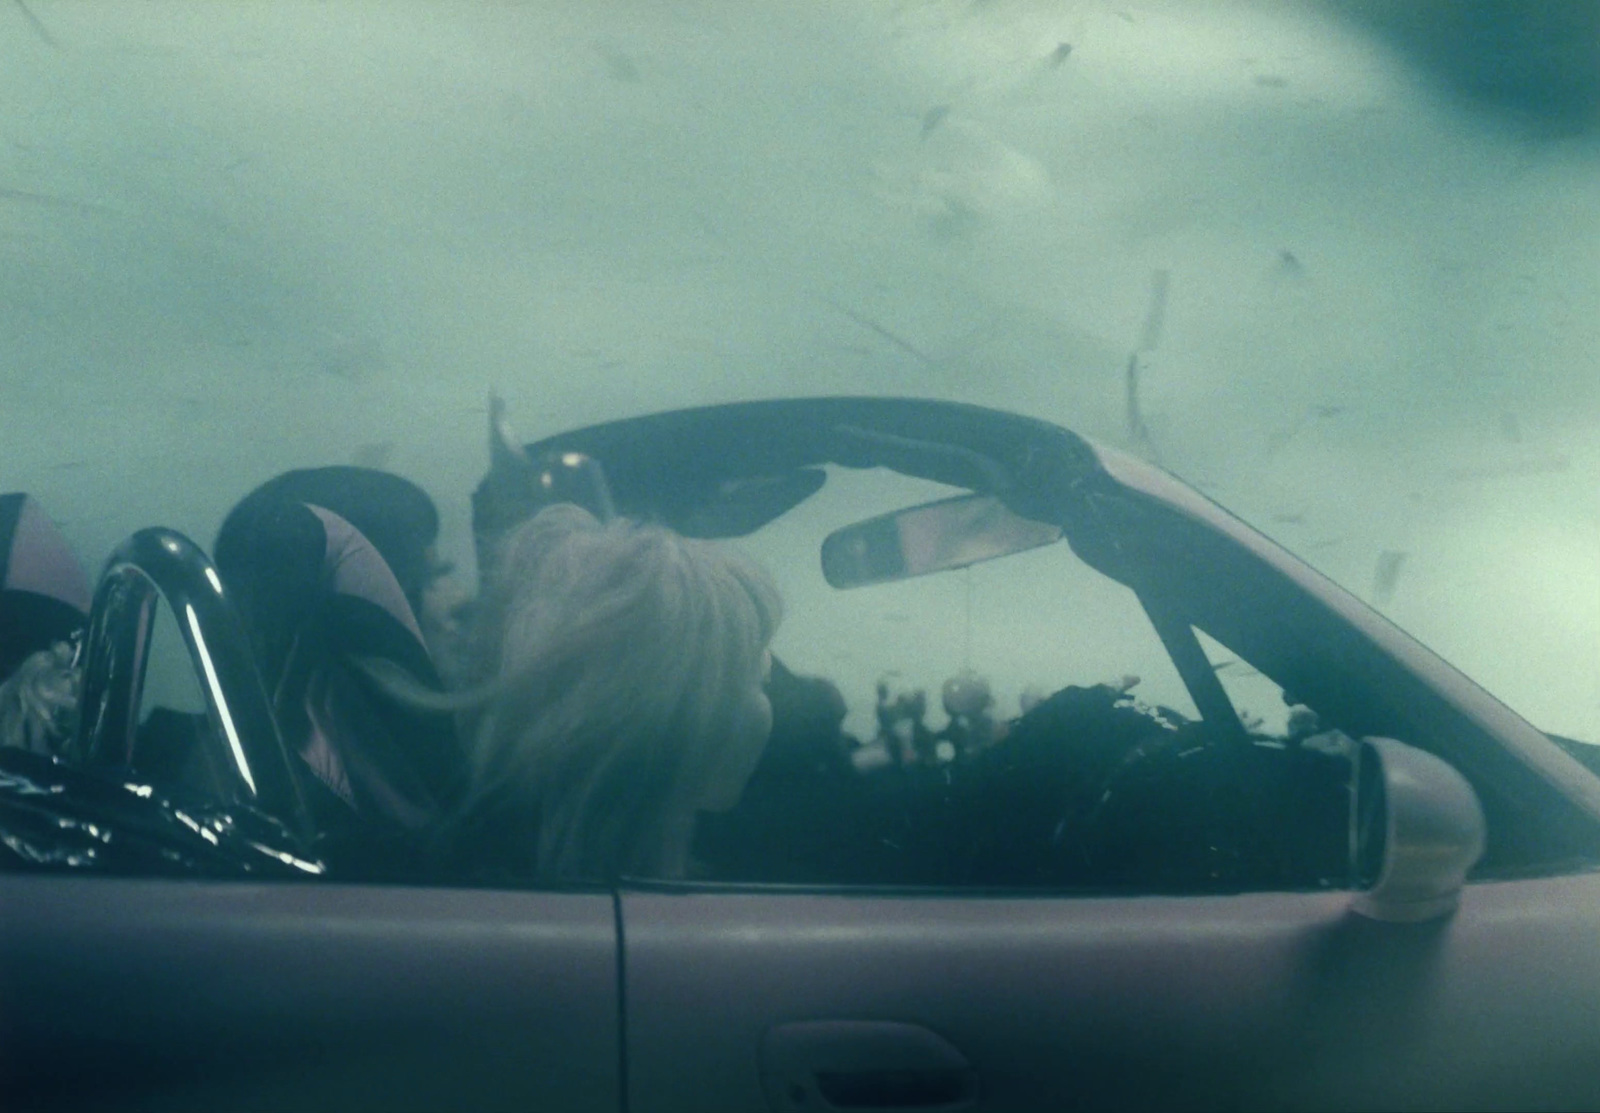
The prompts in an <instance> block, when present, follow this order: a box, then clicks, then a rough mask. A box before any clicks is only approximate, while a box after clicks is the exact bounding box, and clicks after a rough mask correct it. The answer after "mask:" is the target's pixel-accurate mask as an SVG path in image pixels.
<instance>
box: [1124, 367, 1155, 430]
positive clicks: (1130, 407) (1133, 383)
mask: <svg viewBox="0 0 1600 1113" xmlns="http://www.w3.org/2000/svg"><path fill="white" fill-rule="evenodd" d="M1126 379H1127V382H1126V386H1127V392H1128V394H1127V401H1126V406H1127V418H1128V437H1129V438H1130V439H1131V440H1133V441H1134V442H1136V443H1138V444H1146V445H1147V444H1149V443H1150V430H1149V429H1147V428H1146V427H1145V424H1144V415H1143V414H1142V413H1140V412H1139V353H1138V352H1133V353H1131V354H1130V355H1129V356H1128V370H1127V375H1126Z"/></svg>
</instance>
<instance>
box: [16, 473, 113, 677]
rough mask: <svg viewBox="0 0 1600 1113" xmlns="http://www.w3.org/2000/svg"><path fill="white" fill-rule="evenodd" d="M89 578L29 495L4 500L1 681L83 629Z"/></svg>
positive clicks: (87, 605) (87, 601) (86, 618)
mask: <svg viewBox="0 0 1600 1113" xmlns="http://www.w3.org/2000/svg"><path fill="white" fill-rule="evenodd" d="M90 598H91V592H90V587H89V577H88V576H87V575H85V574H84V571H83V566H82V565H81V564H79V563H78V560H77V558H76V557H75V556H73V554H72V550H71V549H70V548H68V547H67V543H66V540H65V538H63V537H62V536H61V531H60V530H58V529H57V528H56V526H55V523H53V522H51V521H50V519H49V518H48V517H46V516H45V513H44V511H43V510H42V509H40V507H39V504H38V502H36V501H35V500H34V499H33V498H31V497H29V496H28V495H25V494H21V493H15V494H8V495H0V680H4V679H5V678H6V677H8V676H10V675H11V674H12V673H13V672H15V671H16V668H17V666H18V665H20V664H21V663H22V661H23V660H24V659H25V658H26V657H27V656H28V655H29V654H31V653H35V652H37V651H39V650H41V649H49V648H50V647H51V646H52V645H55V644H56V643H57V642H62V641H66V640H67V639H69V638H71V637H72V636H73V634H75V633H76V632H78V631H79V630H81V629H82V628H83V626H84V624H85V623H86V622H87V621H88V617H89V602H90Z"/></svg>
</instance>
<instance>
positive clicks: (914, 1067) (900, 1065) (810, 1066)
mask: <svg viewBox="0 0 1600 1113" xmlns="http://www.w3.org/2000/svg"><path fill="white" fill-rule="evenodd" d="M761 1080H762V1084H763V1086H764V1088H765V1090H766V1093H767V1104H768V1105H769V1106H770V1107H771V1108H772V1109H773V1111H774V1113H833V1111H835V1110H837V1111H841V1113H842V1111H847V1110H863V1111H865V1110H871V1111H872V1113H893V1111H895V1110H907V1111H909V1110H915V1111H916V1113H958V1111H960V1110H965V1109H971V1108H973V1106H974V1105H975V1104H976V1103H977V1100H978V1075H977V1072H976V1071H974V1070H973V1069H972V1064H971V1063H969V1062H967V1059H966V1057H965V1056H963V1055H962V1054H961V1052H959V1051H957V1050H956V1049H955V1047H953V1046H952V1045H951V1044H950V1042H949V1041H948V1040H946V1039H945V1038H944V1037H943V1036H940V1035H939V1034H938V1033H936V1032H932V1031H930V1030H928V1029H927V1028H923V1027H921V1026H919V1025H916V1024H901V1023H898V1022H895V1021H886V1020H812V1021H802V1022H799V1023H795V1024H780V1025H778V1026H777V1027H775V1028H771V1029H769V1030H768V1031H767V1034H766V1036H765V1037H763V1039H762V1041H761Z"/></svg>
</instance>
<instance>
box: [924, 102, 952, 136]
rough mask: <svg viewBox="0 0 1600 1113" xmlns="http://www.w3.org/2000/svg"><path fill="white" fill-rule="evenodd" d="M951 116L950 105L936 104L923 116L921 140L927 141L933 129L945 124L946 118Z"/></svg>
mask: <svg viewBox="0 0 1600 1113" xmlns="http://www.w3.org/2000/svg"><path fill="white" fill-rule="evenodd" d="M948 115H950V106H949V105H948V104H936V105H934V106H933V107H932V108H930V109H928V110H927V111H926V112H924V113H923V114H922V134H921V136H919V138H922V139H926V138H928V136H929V135H930V134H932V132H933V129H934V128H936V127H938V126H939V125H940V124H942V123H944V118H945V117H946V116H948Z"/></svg>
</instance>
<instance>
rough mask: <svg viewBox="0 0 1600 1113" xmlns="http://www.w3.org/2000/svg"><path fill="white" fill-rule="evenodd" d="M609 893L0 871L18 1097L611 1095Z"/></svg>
mask: <svg viewBox="0 0 1600 1113" xmlns="http://www.w3.org/2000/svg"><path fill="white" fill-rule="evenodd" d="M615 924H616V921H615V911H614V906H613V901H612V898H611V896H610V895H609V894H607V893H604V892H597V891H592V892H564V893H561V892H557V893H533V892H496V891H489V890H468V889H458V890H449V889H427V888H412V889H407V888H387V887H381V886H356V885H329V884H315V883H312V884H303V885H302V884H277V885H261V884H243V883H236V882H171V881H154V880H123V879H108V878H62V877H47V876H17V875H13V876H8V877H3V878H0V1072H3V1074H0V1079H3V1092H4V1093H6V1094H8V1095H9V1098H8V1101H7V1103H6V1104H7V1106H8V1108H17V1107H29V1106H33V1107H41V1108H55V1107H61V1108H73V1107H85V1106H87V1107H105V1108H117V1107H123V1106H137V1107H151V1106H159V1107H162V1108H193V1109H202V1108H239V1107H244V1108H273V1109H309V1108H340V1109H347V1108H406V1109H426V1108H448V1109H469V1108H487V1109H504V1108H544V1107H551V1108H562V1109H602V1110H615V1109H618V1108H619V1107H620V1090H619V1081H618V1066H619V1048H618V1043H617V1039H618V1017H617V1007H618V996H617V954H616V927H615Z"/></svg>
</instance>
